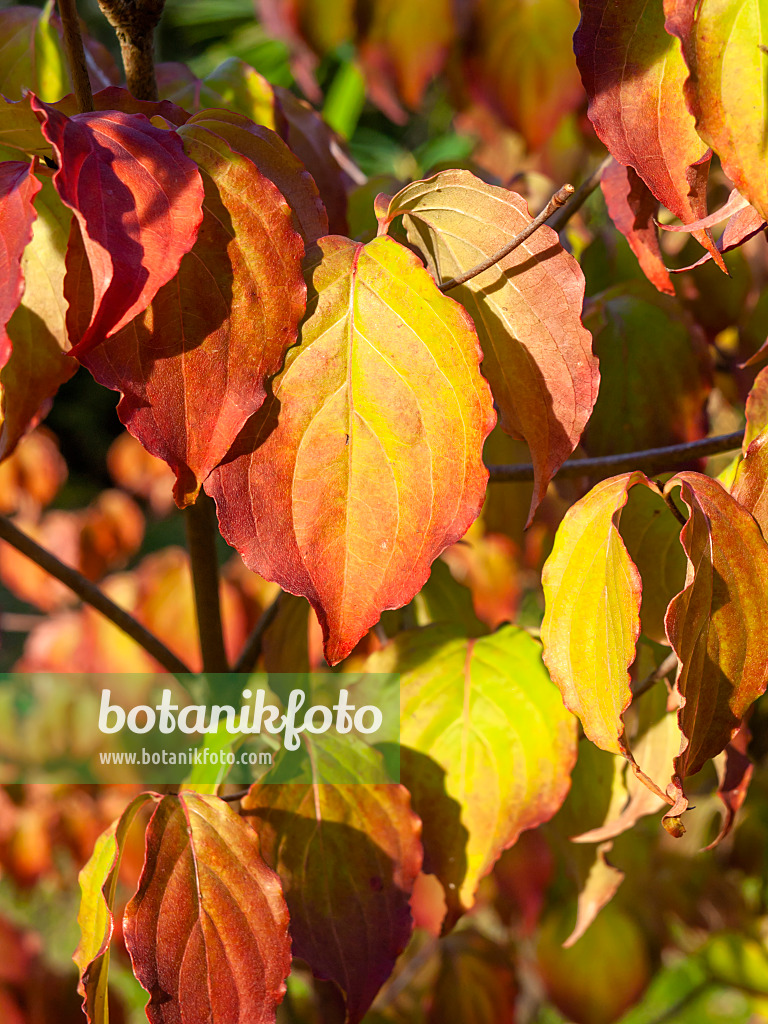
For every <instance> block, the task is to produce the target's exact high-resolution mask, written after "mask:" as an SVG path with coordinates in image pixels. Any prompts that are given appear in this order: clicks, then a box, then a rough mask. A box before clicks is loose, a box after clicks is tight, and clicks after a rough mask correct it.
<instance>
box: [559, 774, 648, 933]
mask: <svg viewBox="0 0 768 1024" xmlns="http://www.w3.org/2000/svg"><path fill="white" fill-rule="evenodd" d="M643 788H645V787H643ZM646 792H648V790H646ZM612 847H613V843H612V842H605V843H601V844H600V845H599V846H598V847H597V850H596V854H595V860H594V862H593V863H592V865H591V868H590V870H589V874H588V875H587V879H586V882H585V883H584V885H583V887H582V888H581V889H580V890H579V898H578V901H577V904H576V923H575V924H574V926H573V931H572V932H571V934H570V935H569V936H568V938H567V939H565V941H564V942H563V948H564V949H570V948H571V946H575V945H576V943H577V942H578V941H579V939H580V938H581V937H582V935H584V933H585V932H586V930H587V928H589V926H590V925H591V924H592V922H593V921H594V920H595V918H596V917H597V915H598V914H599V913H600V911H601V910H602V909H603V907H606V906H607V905H608V904H609V903H610V902H611V900H612V899H613V897H614V896H615V895H616V893H617V892H618V890H619V886H620V885H621V883H622V882H623V881H624V872H623V871H620V870H619V869H618V868H616V867H614V866H613V864H611V862H610V861H609V860H608V854H609V853H610V852H611V849H612Z"/></svg>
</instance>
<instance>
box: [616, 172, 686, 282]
mask: <svg viewBox="0 0 768 1024" xmlns="http://www.w3.org/2000/svg"><path fill="white" fill-rule="evenodd" d="M600 188H601V189H602V192H603V197H604V199H605V205H606V206H607V207H608V214H609V216H610V218H611V220H612V221H613V223H614V224H615V226H616V227H617V228H618V229H619V231H620V232H621V233H622V235H624V237H625V238H626V240H627V241H628V242H629V245H630V248H631V249H632V252H633V253H634V254H635V256H636V257H637V261H638V263H639V264H640V268H641V270H642V271H643V273H644V274H645V276H646V277H647V278H648V280H649V281H650V282H651V283H652V284H654V285H655V286H656V288H658V290H659V291H660V292H664V293H666V294H667V295H674V294H675V287H674V285H673V284H672V278H671V277H670V276H669V271H668V269H667V268H666V267H665V265H664V258H663V256H662V254H661V246H660V245H659V230H658V228H657V226H656V222H655V217H656V215H657V213H658V211H659V201H658V199H657V198H656V197H655V196H654V194H653V192H651V190H650V189H649V188H648V186H647V185H646V184H645V182H644V181H643V179H642V178H641V177H640V175H639V174H638V173H637V171H636V170H635V169H634V168H633V167H625V166H624V165H623V164H620V163H619V162H618V161H617V160H612V161H611V163H610V164H609V166H608V167H607V168H606V170H605V171H603V176H602V178H601V179H600Z"/></svg>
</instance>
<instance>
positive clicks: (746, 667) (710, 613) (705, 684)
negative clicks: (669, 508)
mask: <svg viewBox="0 0 768 1024" xmlns="http://www.w3.org/2000/svg"><path fill="white" fill-rule="evenodd" d="M677 486H679V487H680V488H681V494H682V498H683V501H684V502H685V504H686V505H687V506H688V509H689V511H690V515H689V518H688V522H687V523H686V525H685V526H684V527H683V530H682V532H681V534H680V539H681V541H682V544H683V547H684V548H685V552H686V555H687V556H688V571H687V574H686V585H685V589H684V590H683V591H682V592H681V593H680V594H678V595H677V597H675V598H673V600H672V601H671V602H670V605H669V608H668V610H667V617H666V626H667V635H668V637H669V640H670V643H671V644H672V646H673V648H674V650H675V653H676V654H677V656H678V658H679V659H680V668H679V670H678V676H677V683H676V686H677V689H678V691H679V693H680V696H681V697H682V707H681V709H680V712H679V716H678V718H679V724H680V729H681V732H682V733H683V737H684V740H683V743H684V747H683V750H682V752H681V753H680V755H679V757H677V758H675V776H674V779H673V783H672V785H671V787H670V792H671V793H673V795H674V796H675V797H676V805H675V807H674V808H673V809H672V811H670V815H669V816H668V820H669V821H670V823H671V827H672V829H673V830H674V829H675V828H676V827H677V819H678V818H679V815H680V813H682V811H683V810H684V809H685V806H686V801H685V796H684V792H683V780H684V779H685V778H686V777H687V776H688V775H694V774H695V773H696V772H697V771H699V770H700V769H701V767H702V766H703V765H704V764H705V762H706V761H707V760H709V758H711V757H714V756H715V755H716V754H719V753H720V751H721V750H723V749H724V748H725V747H726V745H727V744H728V742H729V741H730V740H731V738H732V736H733V735H734V733H735V731H736V730H737V729H738V727H739V725H740V723H741V719H742V718H743V716H744V714H745V712H746V711H747V709H748V708H749V706H750V705H751V704H752V703H753V701H755V700H756V699H757V698H758V697H759V696H760V695H761V694H762V693H763V692H764V691H765V688H766V683H768V637H767V636H766V631H765V595H766V593H768V544H766V542H765V541H764V540H763V537H762V535H761V533H760V529H759V527H758V525H757V523H756V522H755V520H754V519H753V518H752V516H751V515H750V514H749V513H748V512H747V511H746V510H745V509H744V508H743V507H742V506H741V505H740V504H739V503H738V501H736V500H734V498H732V497H731V496H730V495H729V494H728V492H727V491H725V490H724V489H723V487H722V486H721V485H720V484H719V483H717V481H715V480H712V479H710V478H709V477H706V476H702V475H701V474H699V473H688V472H685V473H679V474H678V475H677V476H675V477H673V479H672V480H671V481H670V482H669V483H668V484H667V487H666V490H667V491H670V490H672V489H673V488H674V487H677ZM670 816H671V818H670Z"/></svg>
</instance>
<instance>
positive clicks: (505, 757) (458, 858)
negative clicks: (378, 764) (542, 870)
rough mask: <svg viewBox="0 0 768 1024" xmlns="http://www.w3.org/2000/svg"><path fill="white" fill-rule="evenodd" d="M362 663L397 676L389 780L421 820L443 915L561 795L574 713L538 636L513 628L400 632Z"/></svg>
mask: <svg viewBox="0 0 768 1024" xmlns="http://www.w3.org/2000/svg"><path fill="white" fill-rule="evenodd" d="M366 669H367V671H369V672H397V673H399V674H400V678H401V687H402V689H401V711H400V717H401V727H400V741H401V743H402V745H403V748H404V750H403V760H402V763H401V778H402V779H403V781H404V782H405V784H406V785H407V786H408V788H409V790H411V793H412V795H413V797H414V808H415V809H416V812H417V813H418V814H419V815H420V816H421V817H422V818H423V820H424V846H425V856H426V865H427V866H426V870H428V871H432V872H434V873H436V874H437V875H438V877H439V878H440V880H441V881H442V882H443V885H444V886H445V889H446V900H447V902H448V906H449V920H451V921H453V920H455V918H456V916H458V913H460V912H461V910H462V909H468V908H469V907H471V906H472V904H473V902H474V895H475V890H476V889H477V884H478V882H479V880H480V879H481V878H482V877H483V876H484V875H486V874H488V872H489V871H490V870H491V868H492V867H493V865H494V863H495V862H496V860H497V859H498V857H499V855H500V854H501V852H502V850H504V849H507V848H508V847H510V846H512V844H513V843H514V842H515V840H516V839H517V837H518V836H519V835H520V833H521V832H522V831H523V830H524V829H528V828H535V827H536V826H537V825H539V824H541V823H542V822H543V821H547V820H548V819H549V818H551V817H552V815H553V814H554V813H555V811H556V810H557V809H558V808H559V807H560V804H561V803H562V802H563V800H564V799H565V795H566V793H567V791H568V786H569V784H570V771H571V768H572V767H573V763H574V761H575V757H576V730H575V721H574V719H573V718H572V717H571V716H570V715H569V714H568V713H567V712H566V711H565V709H564V708H563V706H562V703H561V701H560V696H559V694H558V692H557V690H556V689H555V687H554V686H552V684H551V682H550V680H549V679H548V678H547V673H546V671H545V670H544V666H543V665H542V662H541V648H540V647H539V645H538V643H537V642H536V641H535V640H533V639H531V637H529V636H528V634H527V633H526V632H525V631H524V630H521V629H517V628H516V627H514V626H503V627H502V628H501V629H499V630H497V632H496V633H494V634H492V635H491V636H484V637H479V638H477V639H468V638H467V637H466V636H465V635H463V634H462V630H461V629H460V628H455V627H454V628H450V627H445V626H432V627H427V628H425V629H422V630H419V631H417V632H412V633H401V634H400V635H399V636H397V637H396V638H395V639H394V640H392V641H391V642H390V644H389V645H388V646H387V647H385V648H384V650H382V651H381V652H379V653H377V654H374V655H372V657H371V658H369V660H368V662H367V665H366ZM406 748H407V749H406ZM410 751H413V752H414V753H415V755H417V756H412V755H411V754H410V753H409V752H410ZM424 762H427V763H424ZM431 765H434V766H436V768H437V770H436V771H435V769H434V768H432V767H431ZM452 805H453V806H454V807H455V808H456V810H457V811H458V814H459V816H460V825H459V823H458V822H457V821H456V819H455V816H454V812H453V811H452V810H451V806H452ZM422 808H423V812H422ZM452 818H453V822H454V823H453V825H449V826H446V823H447V822H450V820H451V819H452ZM438 823H439V824H438ZM436 826H437V827H436ZM462 865H463V866H464V871H463V873H462V871H461V866H462Z"/></svg>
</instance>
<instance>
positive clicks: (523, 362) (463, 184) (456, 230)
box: [377, 171, 599, 516]
mask: <svg viewBox="0 0 768 1024" xmlns="http://www.w3.org/2000/svg"><path fill="white" fill-rule="evenodd" d="M377 214H378V218H379V233H380V234H382V233H384V232H386V231H387V229H388V227H389V225H390V223H391V222H392V220H393V219H394V218H395V217H397V216H400V215H401V214H402V215H403V221H404V224H405V227H406V230H407V233H408V239H409V241H410V242H411V243H412V244H413V245H415V246H416V247H417V248H418V249H419V251H420V252H421V253H422V254H423V255H424V258H425V259H426V261H427V263H428V265H429V268H430V270H432V272H433V274H434V276H435V277H436V279H437V280H438V281H443V282H447V281H448V280H449V278H453V277H455V276H456V275H457V274H460V273H462V272H463V271H466V270H469V269H471V268H472V267H474V266H476V265H477V264H478V263H480V262H482V260H484V259H485V258H486V257H489V256H492V255H494V253H496V252H498V251H499V250H500V249H501V248H502V247H503V246H504V245H506V243H507V242H509V240H510V239H511V238H512V237H514V236H515V235H517V234H518V233H519V232H520V231H521V230H522V229H523V228H524V227H525V226H526V225H527V224H529V223H530V221H531V219H532V218H531V217H530V214H529V213H528V207H527V205H526V203H525V200H524V199H523V198H522V197H521V196H519V195H517V193H515V192H509V191H508V190H506V189H501V188H496V187H495V186H493V185H486V183H485V182H483V181H481V180H480V179H479V178H476V177H475V176H474V175H473V174H471V173H470V172H469V171H443V172H441V173H440V174H437V175H435V176H434V177H433V178H429V179H427V180H426V181H417V182H414V183H413V184H412V185H407V186H406V187H405V188H404V189H402V190H401V191H400V192H398V194H397V195H396V196H394V198H392V199H389V198H388V197H386V196H380V197H379V199H378V200H377ZM523 271H524V272H523ZM451 295H453V296H454V297H455V298H456V299H458V300H459V301H460V302H461V303H462V304H463V305H464V306H465V307H466V309H467V310H468V312H469V313H470V315H471V316H472V319H473V320H474V322H475V326H476V327H477V332H478V336H479V338H480V344H481V346H482V349H483V356H484V359H483V373H484V375H485V376H486V377H487V378H488V381H489V382H490V385H491V390H492V391H493V397H494V399H495V401H496V404H497V406H498V409H499V414H500V418H501V424H502V426H503V427H504V429H505V430H506V431H507V433H509V434H512V435H513V436H518V437H523V438H524V439H525V440H526V441H527V442H528V446H529V448H530V449H531V456H532V459H533V463H534V467H535V474H536V476H535V481H536V482H535V488H534V494H533V499H532V502H531V512H530V515H531V516H532V515H533V513H534V511H535V510H536V508H537V506H538V504H539V502H540V501H541V499H542V497H543V496H544V492H545V491H546V489H547V485H548V483H549V481H550V479H551V478H552V476H553V475H554V474H555V472H556V471H557V470H558V468H559V467H560V466H561V465H562V463H563V462H564V461H565V460H566V459H567V458H568V456H569V455H570V454H571V452H572V451H573V449H574V448H575V447H576V444H577V443H578V440H579V437H580V436H581V432H582V430H583V429H584V426H585V424H586V422H587V420H588V419H589V415H590V413H591V411H592V406H593V405H594V403H595V399H596V397H597V385H598V380H599V374H598V369H597V360H596V359H595V358H594V356H593V355H592V348H591V338H590V336H589V332H588V331H586V330H585V329H584V327H583V325H582V323H581V307H582V302H583V298H584V277H583V275H582V273H581V269H580V268H579V265H578V264H577V263H576V261H575V260H574V259H573V257H572V256H570V255H569V254H568V253H566V252H565V250H564V249H563V248H562V247H561V246H560V243H559V241H558V238H557V235H556V234H555V232H554V231H552V229H551V228H548V227H546V226H545V227H542V228H539V230H538V231H536V232H535V233H534V234H533V235H531V237H530V238H529V239H528V240H527V241H526V242H524V243H523V244H522V245H521V246H519V247H518V248H517V249H515V250H514V252H512V253H511V254H510V255H509V256H507V257H506V258H505V259H504V260H502V261H501V262H500V263H498V264H496V265H495V266H493V267H492V268H491V269H490V270H488V271H486V272H485V273H483V274H480V275H478V276H477V277H474V278H472V279H471V280H470V281H468V282H467V283H466V284H464V285H461V286H460V287H458V288H452V289H451Z"/></svg>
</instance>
